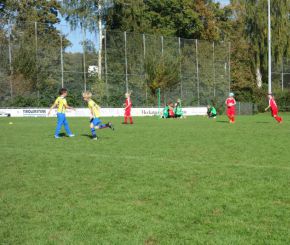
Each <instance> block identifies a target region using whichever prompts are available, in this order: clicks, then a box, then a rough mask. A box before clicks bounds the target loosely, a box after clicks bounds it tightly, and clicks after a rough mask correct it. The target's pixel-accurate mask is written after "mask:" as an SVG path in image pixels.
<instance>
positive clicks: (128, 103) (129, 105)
mask: <svg viewBox="0 0 290 245" xmlns="http://www.w3.org/2000/svg"><path fill="white" fill-rule="evenodd" d="M131 93H132V92H127V93H126V94H125V97H126V101H125V103H124V106H125V113H124V124H127V122H128V118H129V119H130V124H133V119H132V116H131V109H132V101H131V98H130V97H131Z"/></svg>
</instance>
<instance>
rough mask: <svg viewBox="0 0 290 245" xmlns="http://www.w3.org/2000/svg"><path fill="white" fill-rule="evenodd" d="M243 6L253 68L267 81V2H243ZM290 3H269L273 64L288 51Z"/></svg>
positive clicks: (289, 43) (252, 0)
mask: <svg viewBox="0 0 290 245" xmlns="http://www.w3.org/2000/svg"><path fill="white" fill-rule="evenodd" d="M240 2H241V3H242V4H243V5H244V6H245V13H244V16H245V27H246V35H247V37H248V39H249V41H250V45H251V48H252V50H253V59H254V62H255V63H254V68H255V69H256V70H258V71H261V75H262V78H263V81H264V82H266V80H267V77H268V76H267V71H268V64H267V60H268V53H267V51H268V41H267V34H268V30H267V9H268V6H267V1H257V0H243V1H240ZM289 12H290V1H289V0H273V1H271V24H272V25H271V28H272V37H273V38H272V54H273V64H274V65H275V64H277V63H278V62H281V59H282V57H284V56H286V55H287V54H289V50H290V32H289V30H290V20H289Z"/></svg>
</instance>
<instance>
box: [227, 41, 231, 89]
mask: <svg viewBox="0 0 290 245" xmlns="http://www.w3.org/2000/svg"><path fill="white" fill-rule="evenodd" d="M228 52H229V58H228V60H229V61H228V62H229V92H230V91H231V42H229V51H228Z"/></svg>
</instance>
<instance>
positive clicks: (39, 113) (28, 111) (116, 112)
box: [0, 107, 207, 117]
mask: <svg viewBox="0 0 290 245" xmlns="http://www.w3.org/2000/svg"><path fill="white" fill-rule="evenodd" d="M48 110H49V109H47V108H22V109H21V108H20V109H0V114H1V113H10V114H11V116H12V117H47V113H48ZM160 111H162V109H160ZM206 111H207V108H206V107H188V108H183V113H184V115H185V116H197V115H206ZM66 115H67V116H68V117H90V113H89V109H88V108H78V109H76V111H73V110H67V112H66ZM123 115H124V109H123V108H102V109H101V117H121V116H123ZM155 115H158V108H132V116H134V117H136V116H155ZM55 116H56V110H53V111H52V113H51V115H50V117H55Z"/></svg>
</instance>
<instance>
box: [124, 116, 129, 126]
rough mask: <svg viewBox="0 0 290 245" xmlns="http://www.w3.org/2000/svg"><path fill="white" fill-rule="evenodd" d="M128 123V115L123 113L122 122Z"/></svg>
mask: <svg viewBox="0 0 290 245" xmlns="http://www.w3.org/2000/svg"><path fill="white" fill-rule="evenodd" d="M127 123H128V117H127V116H126V115H124V124H127Z"/></svg>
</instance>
